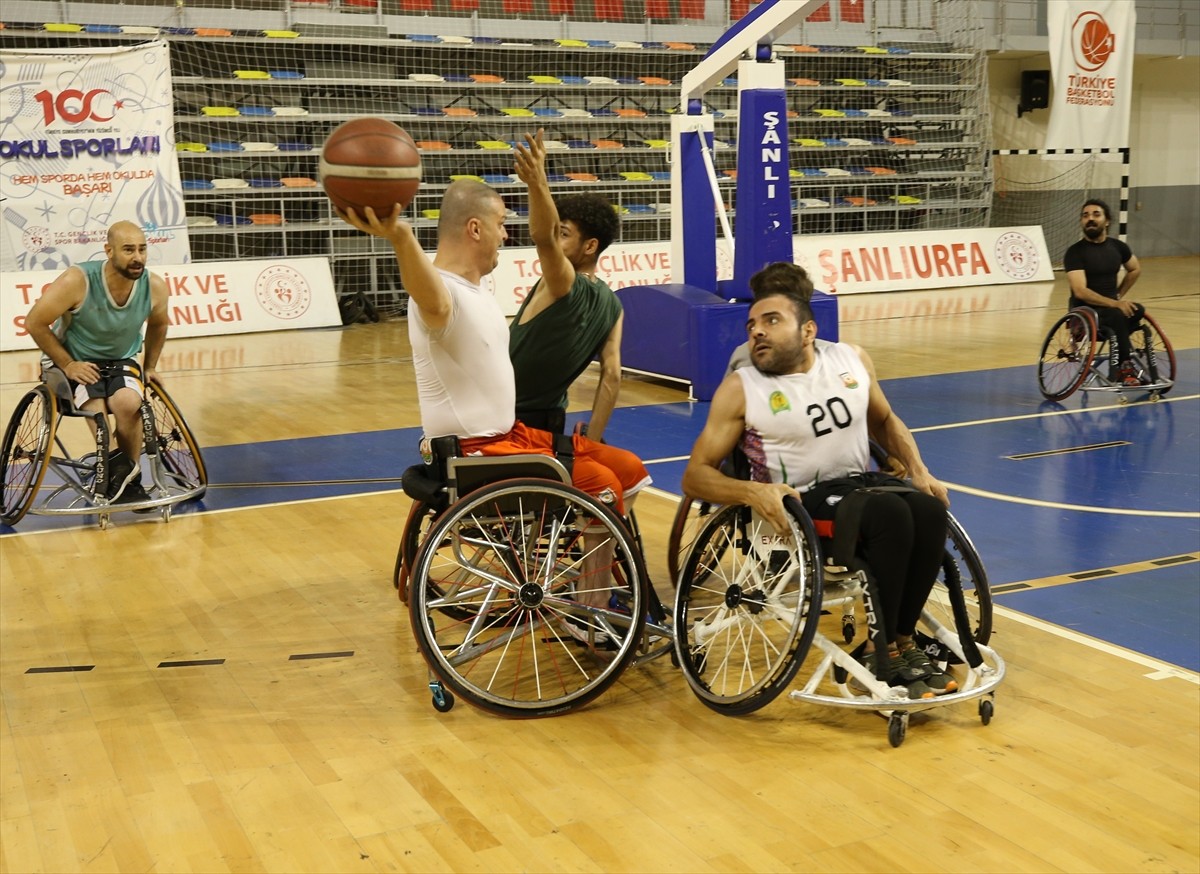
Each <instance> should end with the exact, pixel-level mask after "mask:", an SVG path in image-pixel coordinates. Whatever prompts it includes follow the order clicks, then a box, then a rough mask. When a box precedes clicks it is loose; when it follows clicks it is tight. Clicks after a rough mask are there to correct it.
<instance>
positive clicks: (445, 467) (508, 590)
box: [394, 437, 672, 717]
mask: <svg viewBox="0 0 1200 874" xmlns="http://www.w3.org/2000/svg"><path fill="white" fill-rule="evenodd" d="M423 454H424V455H425V457H426V459H427V461H426V463H424V464H419V465H414V466H413V467H410V468H409V469H408V470H406V471H405V473H404V475H403V477H402V485H403V488H404V491H405V493H406V494H408V496H409V497H410V498H412V500H413V504H412V509H411V511H410V513H409V516H408V520H407V522H406V524H405V528H404V532H403V534H402V536H401V542H400V548H399V552H398V555H397V560H396V570H395V573H394V577H395V582H396V584H397V589H398V590H399V595H400V598H401V600H402V601H406V602H407V604H408V610H409V618H410V620H411V622H412V629H413V635H414V637H415V638H416V641H417V646H418V648H419V649H420V651H421V655H422V656H423V657H424V659H425V661H426V663H427V664H428V665H429V671H430V677H429V689H430V692H431V694H432V699H433V706H434V708H435V709H437V710H438V711H440V712H443V713H444V712H446V711H448V710H450V709H451V708H452V707H453V706H454V701H455V696H459V697H462V698H464V699H465V700H467V701H468V702H469V703H471V704H473V705H475V706H477V707H480V708H482V709H483V710H486V711H489V712H491V713H495V714H499V715H502V716H510V717H535V716H551V715H557V714H561V713H566V712H568V711H570V710H574V709H577V708H579V707H582V706H584V705H585V704H588V703H589V702H591V701H592V700H594V699H595V698H596V697H597V696H599V695H600V694H601V693H603V692H604V691H605V690H606V689H608V688H609V687H610V686H611V685H612V684H613V683H614V682H615V681H616V680H617V678H618V677H619V676H620V675H621V673H622V671H624V669H625V668H626V667H627V666H628V665H629V664H631V663H635V662H640V661H643V660H646V659H650V658H655V657H657V656H660V655H664V654H668V653H671V652H672V636H671V631H670V627H669V625H668V624H667V619H666V611H665V610H664V608H663V606H662V604H661V603H660V602H659V599H658V596H657V594H656V592H655V590H654V587H653V585H652V584H651V582H650V579H649V577H648V575H647V573H646V568H645V564H644V562H643V558H642V550H641V545H640V538H639V536H638V534H637V530H636V523H635V522H633V521H632V514H630V521H629V522H627V520H625V519H622V518H620V517H619V516H617V515H616V514H615V513H614V512H613V511H612V510H611V509H609V507H607V506H606V505H605V504H603V503H601V502H600V501H598V500H597V499H596V498H593V497H592V496H590V495H587V494H585V493H584V492H582V491H579V490H578V489H576V488H575V487H574V486H573V485H571V477H570V473H569V471H568V470H567V467H566V466H565V465H564V464H563V462H562V461H560V460H559V459H557V458H554V457H550V456H544V455H514V456H482V457H480V456H470V457H464V456H462V455H461V454H460V453H459V450H458V448H457V441H456V440H455V438H453V437H450V438H437V439H436V440H434V441H432V445H431V446H430V447H428V452H427V453H423ZM596 592H605V593H607V595H608V597H607V603H606V604H604V605H603V606H589V605H588V604H586V603H584V602H585V601H588V600H590V601H596V600H603V599H604V596H603V595H601V596H600V597H599V598H596V597H594V593H596ZM589 593H593V597H592V598H590V599H589V598H588V597H587V596H588V594H589Z"/></svg>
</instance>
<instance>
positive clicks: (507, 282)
mask: <svg viewBox="0 0 1200 874" xmlns="http://www.w3.org/2000/svg"><path fill="white" fill-rule="evenodd" d="M792 253H793V259H794V260H795V262H796V263H797V264H799V265H800V266H801V267H803V268H804V269H805V270H807V271H808V273H809V275H810V276H811V277H812V280H813V284H814V285H815V286H816V287H817V289H818V290H820V291H827V292H831V293H837V294H854V293H856V292H867V291H910V290H913V289H918V288H948V287H955V286H970V285H1000V284H1004V283H1012V282H1043V281H1051V280H1053V279H1054V271H1053V269H1052V268H1051V266H1050V257H1049V255H1048V254H1047V252H1046V240H1045V237H1044V236H1043V235H1042V228H1041V226H1040V225H1031V226H1029V227H1019V228H967V229H964V230H960V231H908V232H903V233H901V232H891V231H888V232H885V233H879V234H844V235H837V236H808V235H805V236H796V237H793V238H792ZM596 273H597V275H598V276H599V277H600V278H601V279H603V280H604V281H605V282H607V283H608V284H609V285H610V286H612V287H613V288H624V287H625V286H627V285H661V284H664V283H669V282H671V281H672V280H671V244H670V243H630V244H628V245H621V244H619V243H617V244H614V245H613V246H612V247H610V248H609V249H608V250H607V251H606V252H605V253H604V254H603V255H601V256H600V264H599V269H598V270H597V271H596ZM541 274H542V270H541V263H540V262H539V261H538V257H537V250H536V249H533V248H522V249H501V250H500V263H499V265H498V266H497V267H496V269H495V271H493V272H492V274H491V275H490V276H489V277H486V278H485V279H484V285H485V287H486V288H489V289H490V290H491V291H492V292H493V293H494V294H495V295H496V296H497V297H498V298H499V299H500V304H501V306H502V307H503V308H504V312H505V313H506V314H507V315H510V316H511V315H514V314H515V313H516V311H517V309H518V307H520V305H521V301H523V300H524V299H525V295H527V294H528V293H529V290H530V289H531V288H533V284H534V283H535V282H536V281H537V279H538V277H539V276H541ZM732 275H733V263H732V261H731V260H730V258H729V255H728V253H727V251H726V249H725V243H724V241H723V240H718V241H717V276H718V278H719V279H729V278H730V277H731V276H732Z"/></svg>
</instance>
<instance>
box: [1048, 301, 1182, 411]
mask: <svg viewBox="0 0 1200 874" xmlns="http://www.w3.org/2000/svg"><path fill="white" fill-rule="evenodd" d="M1141 322H1142V323H1141V324H1140V325H1139V326H1138V327H1136V328H1134V329H1133V330H1132V331H1130V333H1129V340H1130V344H1131V345H1132V350H1131V355H1130V358H1131V360H1132V362H1133V365H1134V368H1135V370H1136V371H1137V374H1138V376H1139V377H1141V378H1143V379H1145V380H1147V383H1146V384H1145V385H1124V384H1122V383H1118V382H1113V381H1112V380H1110V379H1109V378H1108V377H1107V375H1106V372H1105V371H1106V369H1107V366H1108V364H1109V344H1110V343H1112V342H1113V338H1112V336H1111V332H1110V331H1108V330H1107V329H1102V328H1100V323H1099V320H1098V319H1097V317H1096V311H1095V309H1093V308H1092V307H1089V306H1080V307H1075V308H1073V309H1071V310H1070V311H1068V312H1067V313H1066V314H1065V315H1063V316H1062V317H1061V318H1060V319H1058V321H1056V322H1055V323H1054V325H1053V326H1052V327H1051V328H1050V331H1049V333H1048V334H1047V335H1046V339H1045V340H1044V341H1043V342H1042V352H1041V358H1040V359H1039V361H1038V389H1039V390H1040V391H1041V393H1042V396H1043V397H1044V398H1046V400H1048V401H1061V400H1065V399H1066V398H1068V397H1070V396H1071V395H1072V394H1074V393H1075V392H1076V391H1085V392H1088V391H1099V392H1115V393H1116V395H1117V401H1118V403H1122V404H1124V403H1128V402H1129V398H1128V397H1127V395H1129V394H1134V393H1138V394H1140V393H1146V394H1148V395H1149V399H1150V400H1151V401H1157V400H1158V399H1159V398H1161V397H1162V396H1163V395H1165V394H1166V393H1167V392H1168V391H1170V390H1171V387H1172V386H1173V385H1174V384H1175V350H1174V349H1173V348H1172V347H1171V341H1170V340H1168V339H1167V337H1166V335H1165V334H1164V333H1163V332H1162V329H1160V328H1159V327H1158V323H1157V322H1156V321H1154V319H1153V317H1151V315H1150V314H1149V313H1143V315H1142V318H1141Z"/></svg>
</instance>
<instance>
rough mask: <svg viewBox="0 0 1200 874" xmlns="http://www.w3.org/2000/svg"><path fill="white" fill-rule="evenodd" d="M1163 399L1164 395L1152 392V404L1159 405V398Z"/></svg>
mask: <svg viewBox="0 0 1200 874" xmlns="http://www.w3.org/2000/svg"><path fill="white" fill-rule="evenodd" d="M1161 397H1162V395H1161V394H1159V393H1158V392H1156V391H1152V392H1150V403H1152V404H1157V403H1158V399H1159V398H1161Z"/></svg>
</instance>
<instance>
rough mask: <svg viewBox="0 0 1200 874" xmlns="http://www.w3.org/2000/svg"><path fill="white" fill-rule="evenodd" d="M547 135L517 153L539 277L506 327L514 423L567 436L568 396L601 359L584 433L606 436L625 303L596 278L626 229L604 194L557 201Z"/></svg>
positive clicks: (532, 138) (616, 386)
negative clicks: (513, 378) (514, 395)
mask: <svg viewBox="0 0 1200 874" xmlns="http://www.w3.org/2000/svg"><path fill="white" fill-rule="evenodd" d="M543 136H544V132H543V131H542V130H540V129H539V130H538V132H537V133H536V134H535V135H531V134H525V143H523V144H522V143H518V144H517V146H516V170H517V175H518V176H519V177H520V179H521V181H522V182H524V183H525V184H526V185H528V186H529V235H530V237H531V238H532V239H533V244H534V246H536V247H537V253H538V260H539V261H540V263H541V278H540V279H539V280H538V281H537V283H536V284H535V285H534V286H533V289H532V290H531V291H530V292H529V294H528V295H527V296H526V298H525V300H524V301H523V302H522V303H521V308H520V309H519V310H517V315H516V317H515V318H514V319H513V322H512V325H511V326H510V328H509V340H508V353H509V357H510V358H512V362H513V370H514V371H515V372H516V379H517V418H518V419H519V420H521V421H522V422H524V423H525V424H526V425H528V426H530V427H531V428H541V429H543V430H546V431H556V432H558V433H562V432H563V430H564V428H565V421H566V419H565V417H566V411H567V390H568V389H569V388H570V386H571V384H572V383H573V382H575V380H576V379H577V378H578V377H579V375H580V374H581V373H583V371H584V370H585V369H586V368H587V366H588V364H589V363H591V361H592V359H593V358H595V357H597V355H598V356H599V358H600V382H599V384H598V385H597V387H596V395H595V398H594V400H593V402H592V413H591V416H590V418H589V420H588V422H587V424H586V425H585V426H583V433H585V434H587V436H589V437H591V438H592V439H593V440H601V439H603V437H604V429H605V428H606V427H607V426H608V420H609V417H610V416H611V415H612V411H613V408H614V407H615V406H616V403H617V395H618V393H619V392H620V390H621V325H622V319H623V313H622V310H621V302H620V301H619V300H618V299H617V296H616V294H614V293H613V290H612V289H611V288H609V287H608V285H607V284H606V283H605V282H604V280H602V279H598V278H597V277H596V266H597V261H598V260H599V258H600V253H602V252H603V251H604V250H605V249H607V248H608V246H609V244H610V243H612V241H613V240H614V239H616V236H617V234H618V232H619V231H620V228H621V220H620V218H619V217H618V215H617V211H616V209H615V208H614V207H613V205H612V204H611V203H609V201H608V200H607V199H606V198H605V197H603V196H602V195H599V194H572V195H566V196H564V197H562V198H560V199H559V200H558V201H557V202H556V201H555V200H554V198H553V197H552V196H551V194H550V182H549V179H548V178H547V176H546V147H545V145H544V142H543Z"/></svg>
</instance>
